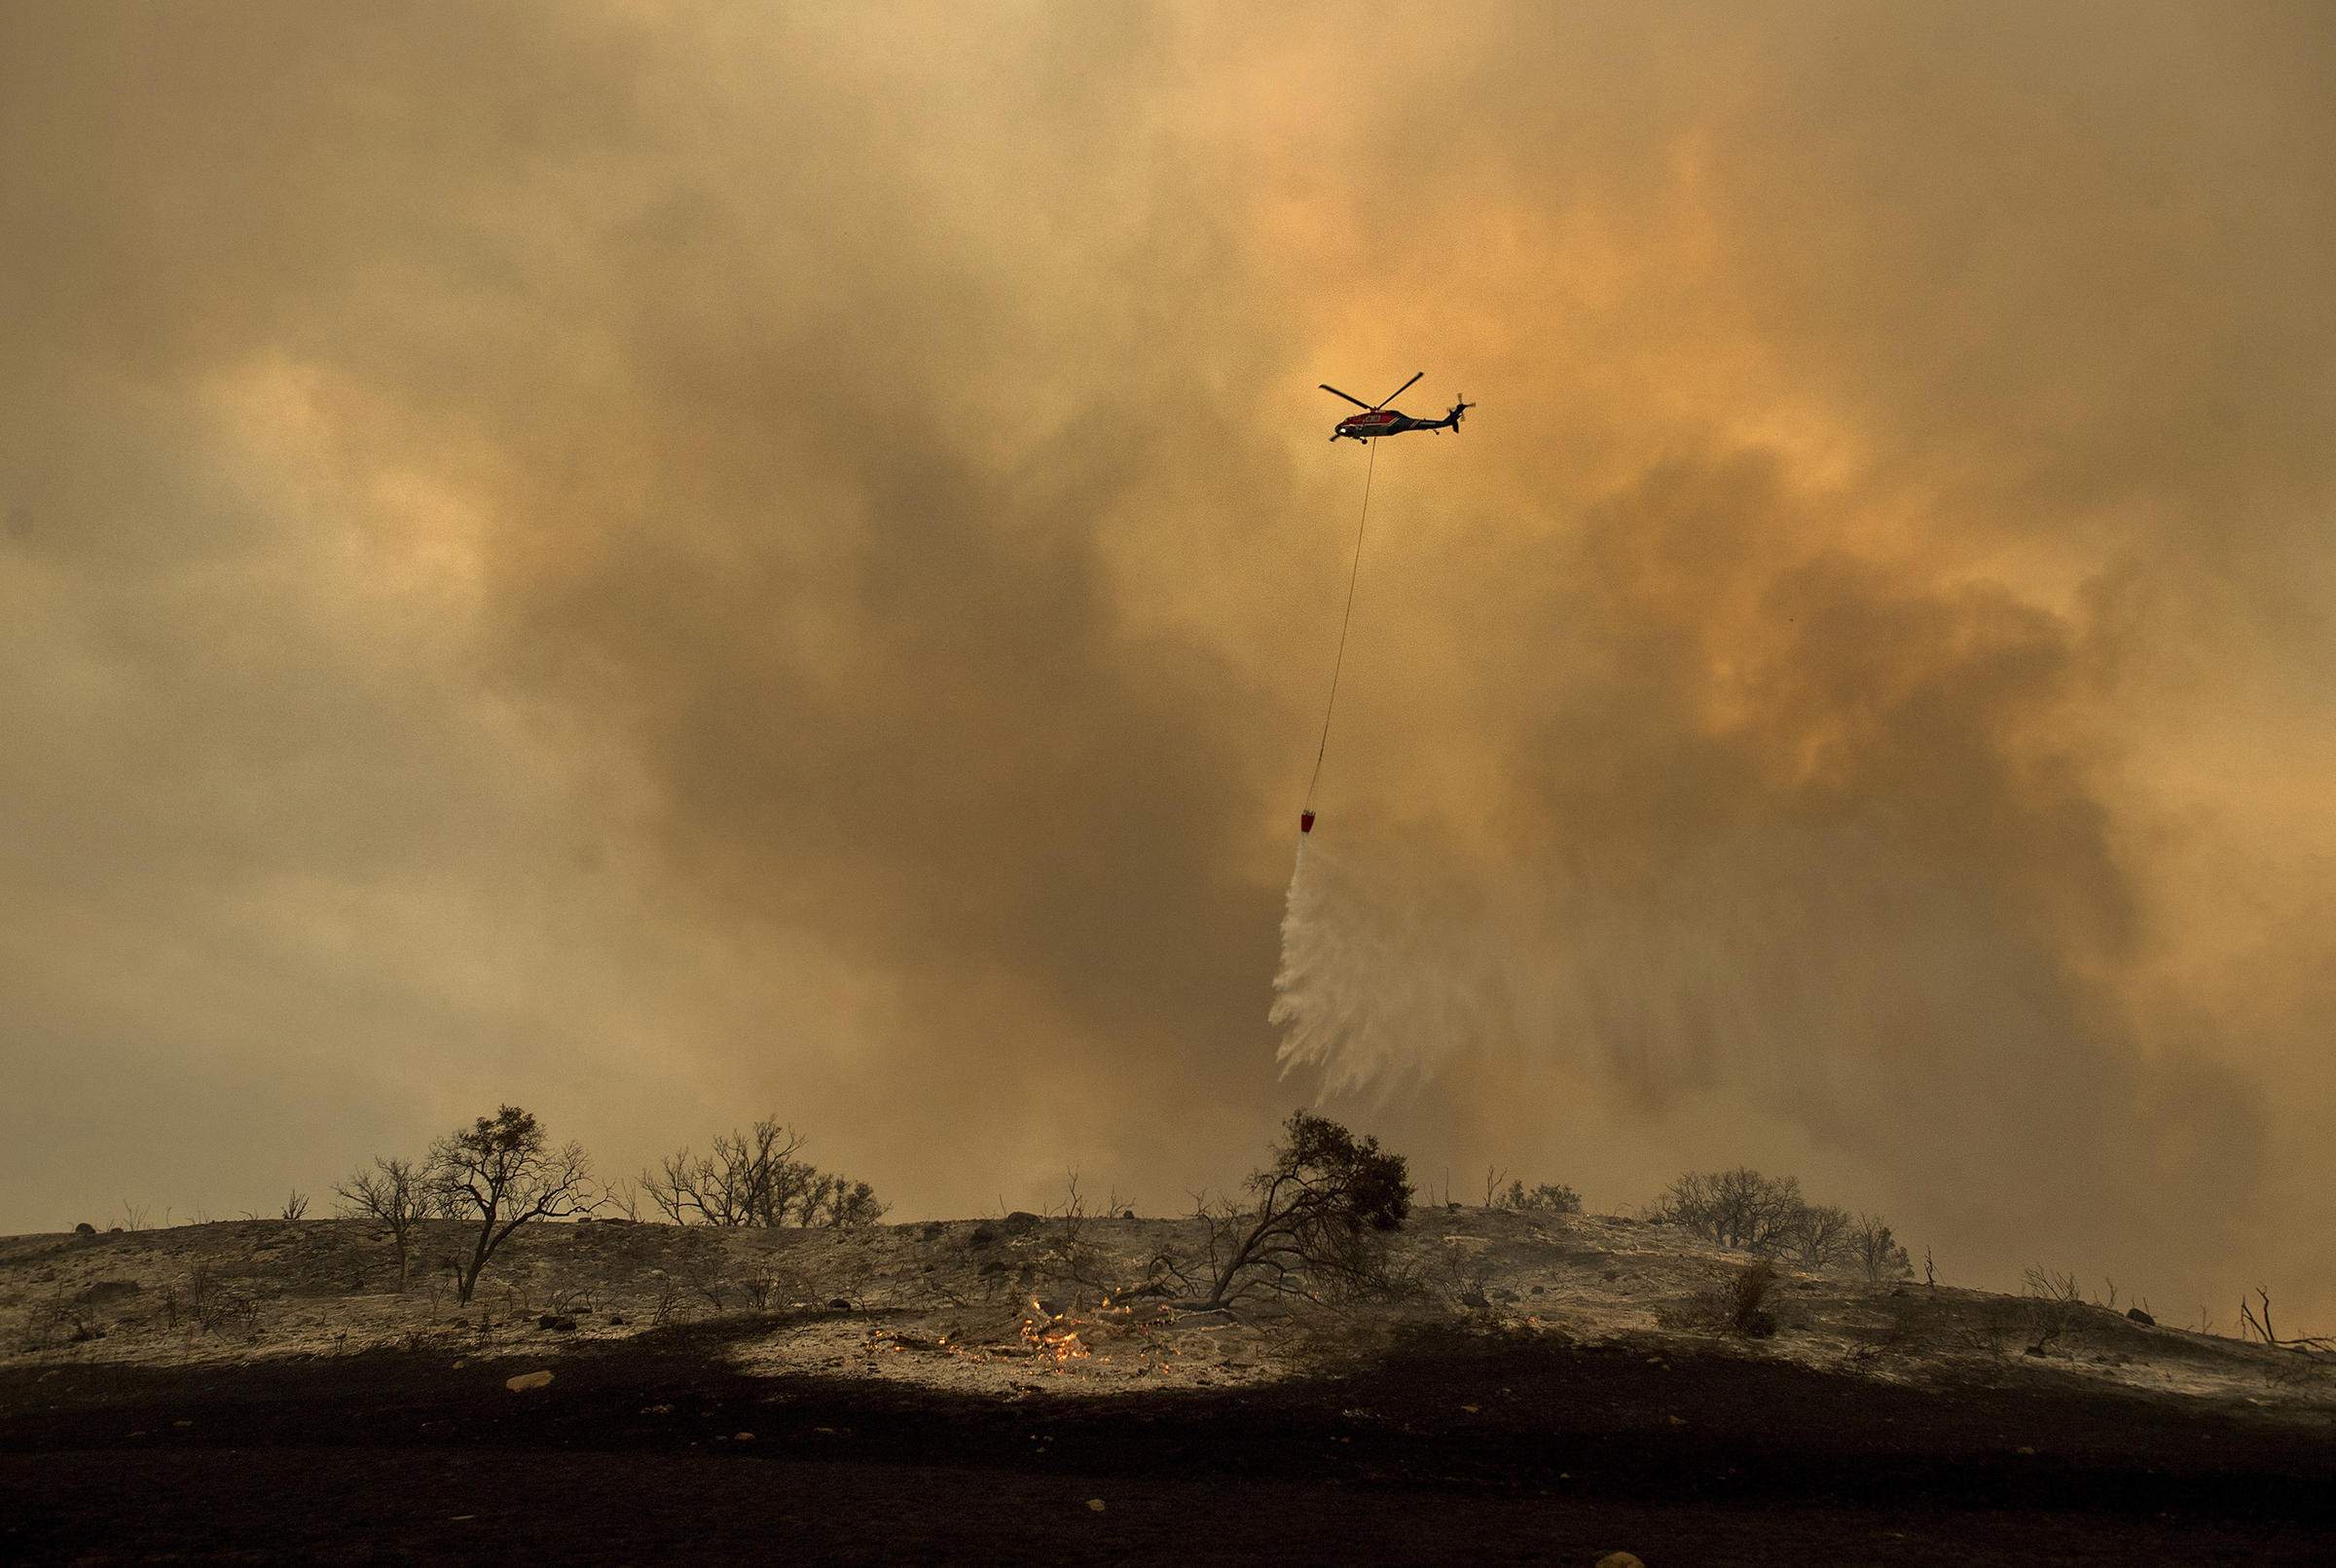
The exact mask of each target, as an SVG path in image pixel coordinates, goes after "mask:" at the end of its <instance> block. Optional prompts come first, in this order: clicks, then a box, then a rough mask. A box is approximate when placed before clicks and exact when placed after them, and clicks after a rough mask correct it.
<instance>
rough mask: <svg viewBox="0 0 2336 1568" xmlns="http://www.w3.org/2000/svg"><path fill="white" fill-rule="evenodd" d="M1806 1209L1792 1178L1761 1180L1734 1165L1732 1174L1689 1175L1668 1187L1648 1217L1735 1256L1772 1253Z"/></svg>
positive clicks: (1755, 1173) (1798, 1185)
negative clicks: (1687, 1231) (1724, 1248)
mask: <svg viewBox="0 0 2336 1568" xmlns="http://www.w3.org/2000/svg"><path fill="white" fill-rule="evenodd" d="M1807 1207H1808V1205H1807V1203H1806V1202H1804V1201H1803V1200H1802V1197H1801V1183H1800V1180H1799V1179H1798V1178H1797V1177H1791V1176H1783V1177H1769V1176H1763V1175H1761V1174H1760V1173H1759V1172H1758V1171H1756V1170H1753V1169H1752V1168H1751V1167H1750V1166H1748V1165H1739V1166H1737V1167H1736V1168H1735V1169H1734V1170H1733V1171H1712V1172H1699V1171H1690V1172H1689V1173H1688V1174H1687V1175H1685V1176H1682V1177H1681V1178H1679V1180H1678V1181H1676V1182H1673V1183H1672V1184H1671V1185H1670V1188H1669V1190H1667V1191H1666V1192H1664V1193H1663V1195H1662V1196H1661V1198H1660V1199H1658V1200H1657V1201H1656V1204H1655V1206H1654V1208H1653V1210H1652V1211H1650V1213H1649V1214H1648V1216H1647V1218H1649V1219H1650V1220H1654V1221H1657V1222H1662V1223H1667V1224H1675V1225H1679V1226H1682V1227H1684V1228H1685V1229H1688V1230H1692V1231H1694V1232H1695V1233H1696V1234H1697V1235H1698V1236H1701V1237H1703V1238H1704V1239H1705V1240H1707V1241H1711V1242H1715V1243H1717V1244H1718V1245H1720V1246H1722V1247H1728V1248H1733V1249H1734V1250H1736V1251H1738V1252H1748V1253H1776V1252H1780V1251H1782V1250H1783V1249H1784V1247H1785V1245H1786V1243H1787V1242H1788V1241H1789V1240H1790V1238H1791V1236H1792V1233H1793V1229H1794V1227H1795V1226H1796V1225H1797V1224H1799V1223H1800V1220H1801V1216H1802V1214H1803V1212H1804V1211H1806V1210H1807Z"/></svg>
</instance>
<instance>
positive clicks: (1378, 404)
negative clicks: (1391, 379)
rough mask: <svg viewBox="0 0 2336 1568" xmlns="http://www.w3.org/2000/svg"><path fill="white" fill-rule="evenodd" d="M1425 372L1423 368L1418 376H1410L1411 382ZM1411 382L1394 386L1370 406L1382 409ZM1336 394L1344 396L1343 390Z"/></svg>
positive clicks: (1405, 389) (1409, 387)
mask: <svg viewBox="0 0 2336 1568" xmlns="http://www.w3.org/2000/svg"><path fill="white" fill-rule="evenodd" d="M1426 374H1427V372H1426V371H1424V370H1423V371H1421V372H1420V373H1419V376H1414V377H1412V378H1411V382H1415V381H1417V380H1419V377H1420V376H1425V375H1426ZM1411 382H1405V383H1404V384H1403V385H1401V386H1399V387H1397V388H1396V389H1395V390H1394V391H1392V392H1389V393H1388V394H1387V395H1386V396H1385V397H1382V398H1380V399H1379V400H1378V401H1377V402H1376V403H1373V404H1372V405H1371V407H1372V408H1374V409H1383V408H1385V407H1386V406H1387V405H1388V404H1390V403H1392V402H1394V401H1395V400H1396V399H1397V398H1399V397H1401V396H1403V395H1404V394H1405V392H1408V391H1409V390H1411ZM1338 395H1339V396H1340V397H1344V396H1345V395H1346V394H1345V393H1344V392H1341V393H1339V394H1338Z"/></svg>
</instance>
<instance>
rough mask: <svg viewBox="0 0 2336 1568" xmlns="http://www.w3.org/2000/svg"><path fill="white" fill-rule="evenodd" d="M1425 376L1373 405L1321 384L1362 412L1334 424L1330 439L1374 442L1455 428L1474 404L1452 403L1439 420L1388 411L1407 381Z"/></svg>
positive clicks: (1405, 388) (1405, 390) (1407, 389)
mask: <svg viewBox="0 0 2336 1568" xmlns="http://www.w3.org/2000/svg"><path fill="white" fill-rule="evenodd" d="M1426 374H1427V372H1426V371H1424V370H1423V371H1421V372H1420V373H1419V376H1414V377H1412V378H1411V381H1410V382H1405V383H1404V384H1403V385H1401V386H1399V387H1397V388H1396V389H1395V390H1394V391H1392V392H1389V393H1388V394H1387V395H1386V396H1385V397H1382V398H1380V399H1379V400H1378V401H1377V402H1376V403H1366V402H1364V401H1363V400H1362V399H1361V398H1359V397H1357V396H1355V395H1354V394H1353V393H1352V392H1341V391H1340V390H1338V388H1337V387H1335V386H1332V384H1331V383H1329V382H1324V383H1321V384H1322V389H1323V390H1324V391H1326V392H1328V393H1330V394H1331V395H1332V397H1343V398H1345V399H1346V400H1347V401H1348V402H1349V403H1352V404H1353V405H1354V406H1355V407H1357V408H1359V409H1361V410H1362V411H1363V412H1362V413H1360V414H1350V415H1348V416H1347V417H1346V418H1345V419H1340V420H1339V421H1338V428H1337V429H1335V430H1332V432H1331V439H1332V441H1335V440H1337V439H1338V438H1339V437H1340V436H1347V437H1350V438H1352V439H1354V440H1356V441H1375V440H1377V439H1378V438H1379V437H1380V436H1391V435H1402V434H1403V433H1404V432H1405V430H1428V431H1436V430H1445V429H1449V430H1457V429H1459V428H1460V416H1461V415H1463V414H1465V413H1467V412H1468V411H1469V410H1470V409H1473V408H1475V407H1476V405H1475V404H1474V403H1454V404H1453V405H1452V408H1451V412H1450V413H1448V414H1446V415H1445V416H1444V417H1443V418H1442V419H1413V418H1411V416H1409V415H1408V414H1405V413H1403V412H1401V411H1400V410H1397V409H1391V408H1389V407H1388V406H1387V405H1388V404H1390V403H1392V402H1394V401H1395V400H1396V399H1397V398H1399V397H1401V396H1403V395H1404V394H1405V392H1407V391H1409V390H1410V389H1411V382H1415V381H1417V380H1419V377H1420V376H1425V375H1426Z"/></svg>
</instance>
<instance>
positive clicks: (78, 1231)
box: [73, 1220, 97, 1236]
mask: <svg viewBox="0 0 2336 1568" xmlns="http://www.w3.org/2000/svg"><path fill="white" fill-rule="evenodd" d="M73 1234H75V1235H76V1236H94V1235H95V1234H97V1227H96V1226H95V1225H93V1224H91V1223H90V1222H88V1221H87V1220H84V1221H83V1222H81V1223H80V1224H77V1225H75V1226H74V1227H73Z"/></svg>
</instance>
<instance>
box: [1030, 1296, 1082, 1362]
mask: <svg viewBox="0 0 2336 1568" xmlns="http://www.w3.org/2000/svg"><path fill="white" fill-rule="evenodd" d="M1022 1339H1023V1342H1024V1343H1025V1344H1027V1345H1029V1346H1030V1353H1031V1355H1033V1356H1043V1357H1048V1358H1051V1359H1052V1360H1053V1361H1054V1362H1055V1363H1056V1364H1057V1365H1058V1366H1059V1365H1060V1364H1062V1363H1064V1362H1069V1361H1079V1360H1081V1359H1083V1358H1084V1357H1085V1356H1086V1355H1087V1354H1088V1351H1087V1347H1086V1346H1085V1345H1084V1344H1081V1343H1080V1342H1079V1337H1078V1331H1077V1329H1073V1328H1068V1327H1065V1325H1064V1322H1063V1320H1062V1319H1061V1318H1059V1317H1057V1316H1055V1315H1054V1314H1052V1313H1050V1312H1048V1311H1047V1310H1046V1309H1045V1308H1044V1307H1042V1306H1040V1304H1039V1302H1038V1300H1037V1298H1036V1297H1033V1298H1032V1300H1031V1303H1030V1311H1029V1312H1028V1313H1027V1314H1025V1315H1024V1317H1023V1319H1022Z"/></svg>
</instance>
